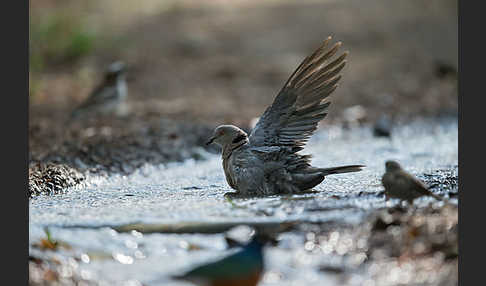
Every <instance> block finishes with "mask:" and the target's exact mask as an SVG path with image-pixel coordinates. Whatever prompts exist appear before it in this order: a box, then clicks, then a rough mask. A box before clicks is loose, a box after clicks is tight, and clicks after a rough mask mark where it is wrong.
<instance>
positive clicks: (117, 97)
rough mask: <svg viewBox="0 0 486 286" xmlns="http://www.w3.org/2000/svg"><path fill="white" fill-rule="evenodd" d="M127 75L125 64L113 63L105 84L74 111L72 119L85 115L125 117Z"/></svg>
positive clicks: (107, 72)
mask: <svg viewBox="0 0 486 286" xmlns="http://www.w3.org/2000/svg"><path fill="white" fill-rule="evenodd" d="M125 73H126V65H125V63H123V62H121V61H116V62H114V63H112V64H111V65H110V66H109V67H108V69H107V71H106V73H105V78H104V80H103V82H102V83H101V84H100V85H99V86H98V87H97V88H95V89H94V90H93V91H92V92H91V95H90V96H89V97H88V98H87V99H86V101H84V102H83V103H82V104H81V105H80V106H78V107H77V108H76V109H75V110H74V111H73V113H72V114H71V119H76V118H79V117H81V116H83V115H85V114H91V115H107V114H116V115H124V114H125V113H126V106H125V102H124V101H125V99H126V97H127V84H126V79H125Z"/></svg>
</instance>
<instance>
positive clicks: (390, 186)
mask: <svg viewBox="0 0 486 286" xmlns="http://www.w3.org/2000/svg"><path fill="white" fill-rule="evenodd" d="M385 168H386V172H385V174H384V175H383V177H382V178H381V183H382V184H383V186H384V187H385V196H386V199H387V200H388V199H389V198H396V199H400V200H406V201H408V203H409V204H412V203H413V200H414V199H416V198H419V197H422V196H430V197H433V198H435V199H437V200H442V198H441V197H439V196H437V195H436V194H434V193H432V192H431V191H429V189H428V188H427V187H426V186H425V185H424V183H422V182H421V181H420V180H418V179H417V178H415V177H414V176H412V175H411V174H409V173H407V172H406V171H405V170H403V169H402V167H401V166H400V164H398V163H397V162H395V161H386V163H385Z"/></svg>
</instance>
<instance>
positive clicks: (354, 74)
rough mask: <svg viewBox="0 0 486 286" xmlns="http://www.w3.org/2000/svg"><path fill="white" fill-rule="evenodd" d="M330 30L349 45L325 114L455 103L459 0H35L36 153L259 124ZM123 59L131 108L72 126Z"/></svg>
mask: <svg viewBox="0 0 486 286" xmlns="http://www.w3.org/2000/svg"><path fill="white" fill-rule="evenodd" d="M329 35H331V36H333V40H334V41H342V42H343V46H342V51H344V50H348V51H349V52H350V55H349V57H348V63H347V65H346V67H345V69H344V70H343V79H342V80H341V84H340V87H339V88H338V89H337V90H336V91H335V92H334V93H333V95H332V96H331V101H332V103H333V104H332V106H331V110H330V114H329V116H328V117H327V118H326V119H325V120H324V121H323V122H322V124H321V126H322V125H326V124H334V123H339V122H343V121H346V120H350V119H349V117H353V116H354V117H356V118H358V119H359V120H360V122H371V123H373V122H375V121H376V120H377V119H378V118H379V117H380V116H382V115H388V116H390V117H391V118H393V119H398V118H401V119H404V120H406V119H407V118H411V117H422V116H424V117H426V116H442V115H451V114H452V115H455V114H457V101H458V95H457V78H456V76H457V60H458V59H457V54H458V42H457V41H458V40H457V39H458V35H457V1H456V0H429V1H422V0H408V1H386V0H368V1H361V0H345V1H336V0H323V1H311V0H299V1H297V0H295V1H290V0H267V1H262V0H247V1H242V0H231V1H225V0H197V1H189V0H184V1H175V0H163V1H160V0H158V1H155V0H144V1H128V0H124V1H120V0H104V1H96V0H84V1H67V0H44V1H31V2H30V44H29V47H30V66H29V80H30V95H29V101H30V116H29V118H30V126H29V127H30V128H29V132H30V133H29V134H30V135H29V139H30V141H29V142H30V158H31V162H34V161H35V162H39V161H56V160H57V161H66V160H67V159H66V158H70V157H72V156H73V154H74V155H75V156H78V157H79V156H81V155H83V154H85V153H89V152H91V151H90V150H92V149H95V148H101V147H99V145H106V146H109V147H110V148H108V149H109V150H110V151H106V150H105V151H104V152H112V151H111V150H113V149H116V148H119V149H120V148H121V149H122V150H123V151H126V150H125V149H123V148H125V146H127V145H136V146H138V148H137V149H138V150H140V149H143V148H148V149H150V150H152V151H154V150H155V151H154V152H155V153H157V154H160V153H163V156H162V157H160V156H159V155H156V156H155V157H157V156H158V157H160V158H162V159H160V160H159V161H163V160H166V159H167V160H170V159H179V157H181V156H182V155H181V156H179V157H177V158H172V157H171V156H173V155H172V152H169V151H168V150H174V149H180V148H184V146H186V145H187V144H189V145H191V146H192V145H201V146H202V143H203V142H201V141H204V140H203V139H205V136H207V135H208V134H209V133H208V132H210V130H211V129H212V128H213V127H214V126H215V125H218V124H222V123H232V124H236V125H239V126H242V127H244V128H247V129H248V128H249V127H250V122H251V120H252V119H253V118H255V117H258V116H259V115H261V113H262V112H263V111H264V110H265V108H266V107H267V106H268V105H269V104H270V103H271V102H272V101H273V98H274V97H275V95H276V94H277V93H278V91H279V90H280V88H281V87H282V85H283V83H284V82H285V81H286V79H287V78H288V76H289V75H290V74H291V73H292V71H293V70H294V69H295V68H296V67H297V65H298V64H299V63H300V62H301V61H302V60H303V59H304V57H306V56H307V55H309V54H310V53H311V52H312V51H313V50H314V49H315V48H316V47H318V46H319V44H320V43H321V42H322V41H323V40H324V39H325V38H326V37H327V36H329ZM115 60H121V61H123V62H125V63H126V64H127V66H128V69H127V84H128V98H127V101H128V105H129V106H130V113H129V115H128V116H126V117H123V118H121V119H120V118H114V117H113V118H104V119H102V120H100V119H95V118H92V117H85V118H81V119H78V120H76V122H75V123H74V125H73V124H71V123H70V124H67V122H68V118H69V115H70V113H71V112H72V110H73V109H74V108H75V107H76V106H77V105H79V104H80V103H81V102H83V101H84V100H85V99H86V98H87V97H88V96H89V94H90V92H91V91H92V90H93V88H95V87H96V86H97V85H98V84H99V83H100V82H101V81H102V79H103V73H104V72H105V70H106V68H107V66H108V65H109V64H110V63H112V62H113V61H115ZM351 119H352V118H351ZM161 120H166V121H161ZM181 126H182V127H181ZM181 128H182V129H181ZM198 132H199V133H198ZM188 133H190V134H189V135H188ZM195 134H196V135H197V136H196V137H194V135H195ZM151 137H153V138H154V139H153V140H151V139H150V138H151ZM179 139H180V140H179ZM141 140H145V141H141ZM147 140H149V141H147ZM164 140H166V141H164ZM174 140H175V141H177V140H179V141H178V143H177V142H176V143H174ZM162 141H164V142H162ZM100 142H101V143H102V144H101V143H100ZM161 142H162V143H161ZM154 145H157V146H156V147H154ZM119 153H126V152H121V151H120V152H119ZM100 156H101V157H105V158H106V157H109V156H106V154H105V155H103V152H101V153H100ZM120 156H122V155H120ZM149 157H150V156H149ZM158 157H157V158H158ZM182 157H184V156H182ZM182 157H181V158H182ZM92 159H93V158H91V160H92ZM150 160H152V159H150ZM67 161H69V160H67ZM81 161H82V162H84V163H79V160H77V162H78V163H77V165H76V166H77V167H79V168H80V167H83V166H85V164H88V165H90V162H91V161H90V160H88V159H83V158H81ZM132 161H133V160H132ZM159 161H157V160H156V162H159ZM112 163H113V162H109V163H106V162H102V160H101V159H98V163H97V164H101V165H106V166H107V165H110V164H112ZM73 164H74V163H73ZM91 165H93V164H91Z"/></svg>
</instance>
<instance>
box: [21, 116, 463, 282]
mask: <svg viewBox="0 0 486 286" xmlns="http://www.w3.org/2000/svg"><path fill="white" fill-rule="evenodd" d="M457 136H458V130H457V118H442V119H421V120H415V121H412V122H408V123H406V124H405V123H402V124H398V125H397V126H395V127H394V129H393V133H392V138H391V139H389V138H386V137H374V136H373V135H372V129H371V126H368V125H365V126H363V127H353V126H351V128H350V129H343V128H342V127H340V126H330V127H328V128H323V129H322V130H320V131H319V132H318V133H317V134H315V135H314V136H313V137H312V139H311V141H310V142H309V144H308V146H307V148H306V150H305V153H310V154H313V155H314V159H313V164H314V165H316V166H321V167H326V166H335V165H342V164H365V165H366V166H367V167H366V169H364V170H363V171H362V172H358V173H352V174H345V175H335V176H329V177H327V178H326V179H325V181H324V182H323V183H321V184H320V185H318V186H317V187H316V188H315V191H316V192H315V193H311V194H302V195H293V196H274V197H268V198H258V199H256V198H255V199H245V200H234V201H228V200H226V199H225V198H224V194H225V193H226V192H229V191H231V189H230V188H229V187H228V186H227V184H226V182H225V179H224V174H223V170H222V167H221V160H220V156H219V155H215V154H211V153H208V152H205V151H201V152H200V158H201V160H193V159H190V160H188V161H185V162H183V163H171V164H168V165H150V164H146V165H144V166H142V167H140V168H138V169H136V170H135V171H134V172H133V173H131V174H129V175H123V174H113V175H110V176H97V175H88V176H87V177H86V178H85V180H84V181H83V182H82V183H81V184H78V185H76V186H75V187H72V188H70V189H67V190H66V191H65V192H64V193H62V194H58V195H50V196H47V195H40V196H37V197H35V198H32V199H31V200H30V202H29V204H30V206H29V211H30V214H29V238H30V243H31V245H30V247H29V253H30V255H31V262H30V264H29V267H30V277H31V284H33V285H36V283H37V282H38V283H39V284H38V285H42V283H43V282H40V281H44V282H46V281H51V282H52V283H57V282H62V283H63V284H69V283H74V281H78V282H79V281H84V282H86V283H88V282H89V283H95V284H100V285H184V284H182V283H178V284H177V283H176V282H173V281H170V280H168V278H167V277H168V275H171V274H175V273H179V272H181V271H184V270H186V269H187V268H188V267H191V266H193V265H196V264H198V263H200V262H204V261H207V260H210V259H214V258H216V257H220V256H222V255H224V254H226V253H227V252H229V251H232V250H228V249H227V243H226V241H225V239H224V237H225V235H227V230H228V229H230V228H231V227H232V226H236V225H240V224H246V225H253V226H255V227H261V226H262V225H264V226H265V227H267V228H269V227H270V228H275V229H278V231H280V232H281V233H280V234H279V236H278V240H279V243H278V245H277V246H269V247H267V248H266V250H265V255H266V257H265V259H266V262H267V267H266V272H265V276H264V278H263V281H262V284H261V285H398V284H400V283H405V282H406V283H405V284H407V283H408V284H413V285H457V193H458V189H457V172H458V170H457V164H458V151H457V150H458V147H457V146H458V145H457V139H458V137H457ZM388 159H395V160H397V161H399V162H400V163H401V164H402V165H403V167H404V168H405V169H406V170H408V171H409V172H411V173H412V174H414V175H416V176H417V177H419V178H420V179H422V180H423V181H425V182H426V183H427V184H428V185H429V186H430V187H431V188H432V190H433V191H434V192H435V193H436V194H438V195H441V196H443V197H445V198H447V201H446V202H437V201H435V200H434V199H431V198H422V199H418V200H416V202H415V204H414V206H412V207H410V206H406V205H403V206H401V205H400V204H399V202H397V201H393V200H392V201H388V202H386V201H385V199H384V196H383V192H382V191H383V188H382V187H381V184H380V179H381V175H382V174H383V172H384V162H385V160H388ZM46 227H48V230H49V232H50V235H51V236H52V239H55V240H58V241H61V242H63V243H64V244H60V245H59V244H58V245H56V246H55V247H54V248H56V250H55V251H52V250H45V249H43V248H46V245H47V248H49V243H46V241H45V240H44V243H43V244H42V243H41V246H40V247H39V246H36V245H35V244H36V243H37V244H38V243H40V241H41V240H42V239H45V237H46V234H45V228H46ZM231 234H233V235H234V236H235V237H236V238H237V239H241V240H244V239H247V238H248V234H249V230H248V229H245V228H241V227H240V228H239V229H238V228H237V229H232V231H230V235H231ZM42 245H43V246H42ZM36 281H37V282H36ZM87 285H89V284H87Z"/></svg>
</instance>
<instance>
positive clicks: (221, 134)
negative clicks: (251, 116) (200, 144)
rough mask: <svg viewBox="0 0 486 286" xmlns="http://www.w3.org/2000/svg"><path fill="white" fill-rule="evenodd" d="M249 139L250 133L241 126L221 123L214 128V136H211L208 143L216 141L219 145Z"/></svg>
mask: <svg viewBox="0 0 486 286" xmlns="http://www.w3.org/2000/svg"><path fill="white" fill-rule="evenodd" d="M247 139H248V135H247V134H246V132H245V131H243V130H241V129H240V128H238V127H236V126H234V125H220V126H218V127H216V129H214V132H213V136H211V138H209V141H208V142H207V143H206V145H209V144H211V143H213V142H214V143H216V144H218V145H221V146H226V145H228V144H237V143H240V142H241V141H243V140H245V141H246V140H247Z"/></svg>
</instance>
